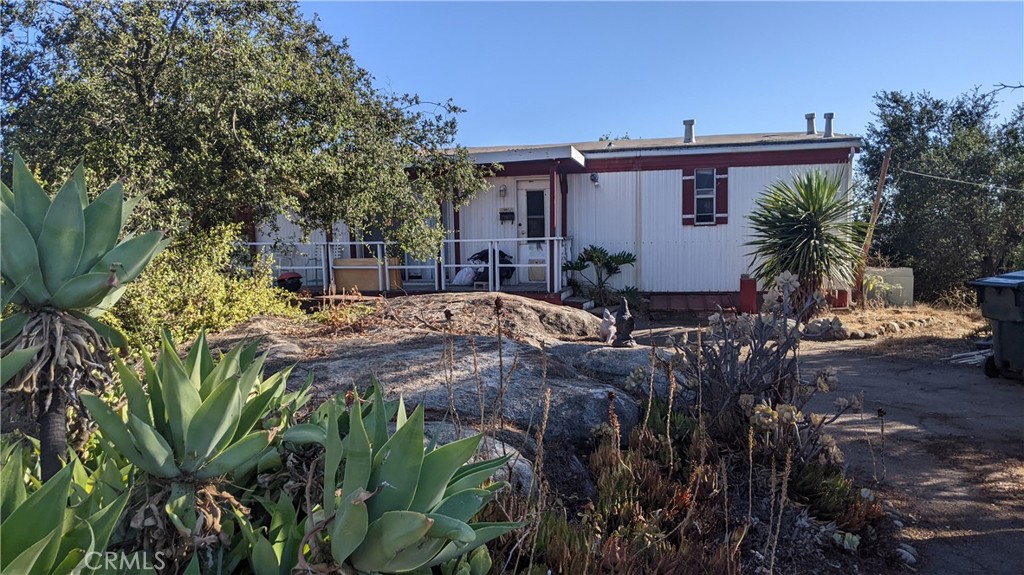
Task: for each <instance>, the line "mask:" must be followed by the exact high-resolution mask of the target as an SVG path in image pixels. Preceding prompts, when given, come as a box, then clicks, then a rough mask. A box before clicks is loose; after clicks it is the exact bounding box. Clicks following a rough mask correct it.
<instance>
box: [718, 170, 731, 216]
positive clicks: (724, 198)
mask: <svg viewBox="0 0 1024 575" xmlns="http://www.w3.org/2000/svg"><path fill="white" fill-rule="evenodd" d="M719 170H720V171H719V172H718V173H717V175H724V174H727V173H728V170H726V169H722V168H719ZM727 223H729V178H721V179H716V180H715V224H716V225H717V224H727Z"/></svg>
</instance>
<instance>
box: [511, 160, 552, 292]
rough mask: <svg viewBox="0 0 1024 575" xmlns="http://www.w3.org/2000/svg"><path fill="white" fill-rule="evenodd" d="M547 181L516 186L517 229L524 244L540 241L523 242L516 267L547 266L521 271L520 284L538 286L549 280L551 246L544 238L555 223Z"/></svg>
mask: <svg viewBox="0 0 1024 575" xmlns="http://www.w3.org/2000/svg"><path fill="white" fill-rule="evenodd" d="M550 193H551V191H550V190H549V189H548V181H547V180H519V181H518V182H516V202H517V208H516V212H517V214H516V215H517V218H518V220H519V221H518V222H517V229H518V231H519V239H520V240H524V239H525V240H529V239H530V238H537V241H525V242H524V241H521V242H520V243H519V247H518V249H517V250H516V251H517V252H518V253H517V254H516V263H517V264H520V265H526V264H544V266H540V265H537V266H536V267H529V268H517V270H518V273H517V274H516V277H517V279H518V280H519V283H527V282H530V283H538V282H544V281H545V280H546V279H547V275H545V274H546V273H547V271H546V270H547V261H548V243H547V242H545V241H542V240H541V238H545V237H547V236H548V232H549V230H550V222H551V212H550V210H549V206H550V196H549V194H550Z"/></svg>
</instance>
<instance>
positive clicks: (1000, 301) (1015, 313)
mask: <svg viewBox="0 0 1024 575" xmlns="http://www.w3.org/2000/svg"><path fill="white" fill-rule="evenodd" d="M971 285H972V286H974V288H975V289H976V290H978V303H979V304H980V305H981V315H983V316H985V317H986V318H988V319H989V322H990V323H991V324H992V356H991V357H989V358H988V360H987V361H986V362H985V374H986V375H989V376H991V377H997V376H999V375H1002V376H1003V377H1009V378H1013V379H1024V270H1021V271H1016V272H1010V273H1008V274H1003V275H999V276H993V277H990V278H983V279H979V280H974V281H973V282H971Z"/></svg>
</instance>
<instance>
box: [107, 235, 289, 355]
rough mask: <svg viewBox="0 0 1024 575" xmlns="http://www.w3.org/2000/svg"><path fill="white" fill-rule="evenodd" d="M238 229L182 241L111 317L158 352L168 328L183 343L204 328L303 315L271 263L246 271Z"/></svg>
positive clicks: (127, 292)
mask: <svg viewBox="0 0 1024 575" xmlns="http://www.w3.org/2000/svg"><path fill="white" fill-rule="evenodd" d="M237 236H238V226H237V225H233V226H219V227H217V228H214V229H213V230H210V231H208V232H203V233H197V234H195V235H192V236H188V237H181V238H178V240H177V241H176V243H174V244H172V245H171V247H170V248H169V249H168V250H166V251H165V252H163V253H162V254H160V255H159V256H157V257H156V258H155V259H154V260H153V262H152V264H150V266H149V268H148V269H147V270H146V271H145V273H143V274H142V275H141V276H140V277H139V279H138V280H137V281H135V282H134V283H132V284H131V285H129V286H128V289H127V290H125V293H124V296H123V297H122V298H121V299H120V301H118V302H117V304H116V305H115V306H114V307H113V308H112V309H111V310H110V313H109V314H108V316H107V318H108V319H110V321H111V322H112V323H114V324H116V325H119V326H121V328H122V330H123V331H124V332H125V334H126V335H127V336H128V338H129V339H130V340H132V341H138V342H141V343H142V344H143V346H144V347H147V348H149V349H156V348H157V347H158V345H159V343H160V335H161V332H162V330H164V329H167V330H169V331H170V333H171V335H172V336H173V337H174V338H175V339H176V340H178V341H189V340H192V339H195V338H196V337H197V336H198V335H199V334H200V332H201V331H202V330H204V329H205V330H208V331H211V332H217V331H221V330H225V329H228V328H230V327H232V326H234V325H236V324H238V323H241V322H243V321H245V320H247V319H249V318H251V317H255V316H258V315H273V316H284V317H297V316H300V315H302V312H301V311H300V310H299V308H298V306H297V305H295V303H294V302H293V301H292V300H291V298H290V294H288V293H287V292H285V291H284V290H281V289H279V288H276V287H273V277H272V276H273V274H272V271H271V269H270V267H269V266H268V265H267V262H265V261H258V262H255V263H256V265H255V266H254V267H253V271H252V273H248V272H242V271H240V266H238V265H236V264H237V263H238V262H237V261H234V260H233V258H232V256H238V255H240V254H238V253H237V252H238V246H237V245H236V244H235V242H234V241H233V239H234V238H235V237H237Z"/></svg>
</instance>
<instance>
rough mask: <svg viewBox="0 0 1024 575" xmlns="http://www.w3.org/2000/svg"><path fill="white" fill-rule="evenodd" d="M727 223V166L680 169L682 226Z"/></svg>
mask: <svg viewBox="0 0 1024 575" xmlns="http://www.w3.org/2000/svg"><path fill="white" fill-rule="evenodd" d="M727 223H729V168H728V167H726V166H716V167H714V168H699V169H696V170H692V171H691V170H688V169H684V170H683V225H684V226H716V225H722V224H727Z"/></svg>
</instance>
